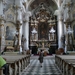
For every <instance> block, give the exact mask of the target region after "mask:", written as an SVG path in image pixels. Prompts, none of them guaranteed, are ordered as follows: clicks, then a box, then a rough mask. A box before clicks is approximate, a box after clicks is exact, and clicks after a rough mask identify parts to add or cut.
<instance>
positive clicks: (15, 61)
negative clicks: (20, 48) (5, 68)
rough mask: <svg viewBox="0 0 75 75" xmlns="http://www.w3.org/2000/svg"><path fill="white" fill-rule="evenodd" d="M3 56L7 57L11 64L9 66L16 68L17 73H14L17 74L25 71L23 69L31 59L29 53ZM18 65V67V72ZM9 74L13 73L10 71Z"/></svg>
mask: <svg viewBox="0 0 75 75" xmlns="http://www.w3.org/2000/svg"><path fill="white" fill-rule="evenodd" d="M2 57H4V58H6V60H7V63H8V64H9V68H12V69H14V73H15V74H13V75H17V73H18V75H20V73H21V71H23V69H24V68H25V67H26V66H27V65H28V64H29V63H28V62H29V61H30V60H29V59H30V56H29V55H27V56H25V55H14V56H13V55H11V56H10V55H2ZM12 65H14V67H12ZM24 65H25V67H24ZM16 67H18V72H17V68H16ZM9 75H11V73H9Z"/></svg>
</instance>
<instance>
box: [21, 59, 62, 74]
mask: <svg viewBox="0 0 75 75" xmlns="http://www.w3.org/2000/svg"><path fill="white" fill-rule="evenodd" d="M21 75H62V74H61V72H60V70H59V68H58V67H57V66H56V64H55V59H44V62H43V64H42V67H40V63H39V60H37V59H31V60H30V64H29V66H28V67H27V68H26V69H25V70H24V71H23V72H22V73H21Z"/></svg>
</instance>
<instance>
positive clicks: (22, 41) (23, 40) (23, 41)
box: [21, 35, 26, 52]
mask: <svg viewBox="0 0 75 75" xmlns="http://www.w3.org/2000/svg"><path fill="white" fill-rule="evenodd" d="M25 41H26V39H25V38H24V35H22V38H21V46H22V52H24V43H25Z"/></svg>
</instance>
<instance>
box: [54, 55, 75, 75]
mask: <svg viewBox="0 0 75 75" xmlns="http://www.w3.org/2000/svg"><path fill="white" fill-rule="evenodd" d="M55 63H56V64H57V66H58V67H59V69H60V70H61V72H62V75H75V66H74V65H75V55H55Z"/></svg>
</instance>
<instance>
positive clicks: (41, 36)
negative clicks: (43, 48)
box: [38, 22, 48, 40]
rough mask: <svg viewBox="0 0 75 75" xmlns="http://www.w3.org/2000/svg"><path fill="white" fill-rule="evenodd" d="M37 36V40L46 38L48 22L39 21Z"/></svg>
mask: <svg viewBox="0 0 75 75" xmlns="http://www.w3.org/2000/svg"><path fill="white" fill-rule="evenodd" d="M38 30H39V31H38V37H39V40H42V39H45V40H47V39H48V24H47V23H45V22H40V23H39V26H38Z"/></svg>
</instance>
